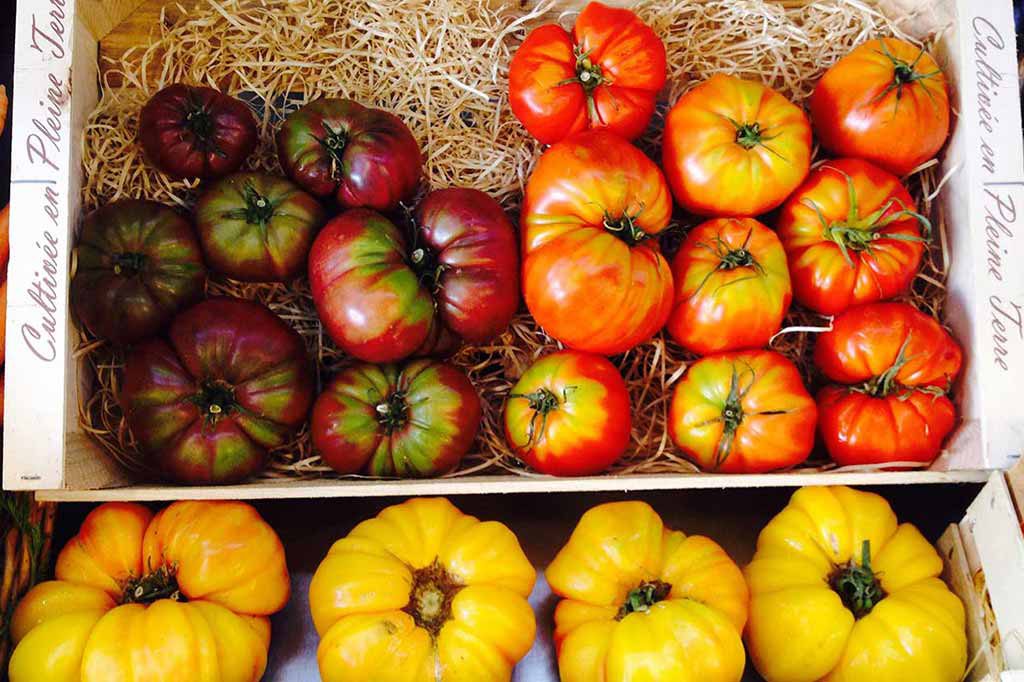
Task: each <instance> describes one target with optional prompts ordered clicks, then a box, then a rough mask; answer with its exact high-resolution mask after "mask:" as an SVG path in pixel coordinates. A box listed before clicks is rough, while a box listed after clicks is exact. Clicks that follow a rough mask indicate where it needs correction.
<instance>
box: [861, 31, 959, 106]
mask: <svg viewBox="0 0 1024 682" xmlns="http://www.w3.org/2000/svg"><path fill="white" fill-rule="evenodd" d="M879 42H880V43H881V45H882V49H881V51H880V54H884V55H885V56H886V57H887V58H888V59H889V60H890V61H891V62H892V67H893V76H892V82H891V83H889V85H888V86H886V88H885V89H884V90H882V92H880V93H878V95H877V96H876V97H875V98H874V99H873V100H872V101H874V102H878V101H880V100H882V99H885V97H886V95H888V94H889V93H890V92H892V91H893V90H895V91H896V106H899V103H900V99H901V98H902V97H903V88H904V87H906V86H908V85H913V84H914V83H916V82H917V81H922V80H926V79H928V78H934V77H936V76H941V75H942V71H939V70H935V71H929V72H925V73H920V72H918V71H916V70H915V69H916V68H917V63H918V62H919V61H920V60H921V57H923V56H924V55H925V54H926V53H925V51H924V48H923V47H922V48H921V51H920V52H918V53H917V56H916V57H915V58H914V61H912V62H907V61H904V60H902V59H900V58H899V57H897V56H896V55H894V54H893V53H892V52H890V51H889V46H888V45H886V44H885V41H884V40H881V41H879ZM923 89H924V92H925V94H926V95H928V99H930V100H931V102H932V104H934V105H936V106H937V105H938V103H937V102H936V101H935V95H933V94H932V92H931V90H929V89H928V88H923Z"/></svg>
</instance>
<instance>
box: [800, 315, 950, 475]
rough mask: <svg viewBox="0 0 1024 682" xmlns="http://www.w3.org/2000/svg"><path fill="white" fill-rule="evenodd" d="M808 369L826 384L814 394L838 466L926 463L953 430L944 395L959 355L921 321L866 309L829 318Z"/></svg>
mask: <svg viewBox="0 0 1024 682" xmlns="http://www.w3.org/2000/svg"><path fill="white" fill-rule="evenodd" d="M832 327H833V328H832V331H830V332H826V333H824V334H821V335H820V336H819V337H818V342H817V345H816V346H815V348H814V361H815V364H817V365H818V367H819V368H820V369H821V371H822V373H824V374H825V376H826V377H828V378H829V379H831V380H832V381H838V382H841V383H842V384H846V385H844V386H837V385H833V386H826V387H825V388H824V389H822V390H821V392H820V393H819V394H818V413H819V419H820V421H819V429H820V431H821V435H822V439H823V440H824V442H825V447H826V448H827V449H828V452H829V454H830V455H832V459H834V460H835V461H836V462H838V463H839V464H878V463H886V462H931V461H932V460H934V459H935V457H936V456H937V455H938V454H939V450H940V449H941V448H942V443H943V441H944V440H945V438H946V436H947V435H949V432H950V431H951V430H952V429H953V426H954V425H955V424H956V409H955V408H954V407H953V403H952V401H951V400H950V399H949V397H948V396H947V392H948V391H949V388H950V385H951V384H952V382H953V380H954V379H955V378H956V376H957V374H958V373H959V372H960V365H961V363H962V361H963V352H962V351H961V349H960V346H959V345H958V344H957V342H956V341H955V340H954V339H953V337H952V336H950V335H949V333H948V332H947V331H946V330H945V329H943V328H942V327H941V325H939V323H938V322H936V321H935V319H934V318H932V317H931V316H929V315H925V314H924V313H922V312H920V311H919V310H917V309H916V308H914V307H913V306H910V305H907V304H906V303H873V304H869V305H862V306H857V307H855V308H851V309H849V310H848V311H846V312H845V313H843V314H842V315H839V316H838V317H836V319H835V321H834V322H833V325H832Z"/></svg>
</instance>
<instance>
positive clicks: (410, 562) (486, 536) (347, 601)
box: [309, 498, 536, 682]
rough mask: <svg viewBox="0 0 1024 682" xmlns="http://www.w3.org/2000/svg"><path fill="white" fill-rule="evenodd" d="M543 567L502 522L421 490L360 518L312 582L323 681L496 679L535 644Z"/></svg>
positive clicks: (457, 681)
mask: <svg viewBox="0 0 1024 682" xmlns="http://www.w3.org/2000/svg"><path fill="white" fill-rule="evenodd" d="M535 579H536V572H535V571H534V569H533V566H532V565H531V564H530V562H529V560H528V559H527V558H526V555H525V554H524V553H523V550H522V548H521V547H520V546H519V541H518V540H517V539H516V536H515V535H513V534H512V531H510V530H509V529H508V528H507V527H506V526H504V525H502V524H500V523H497V522H495V521H479V520H478V519H476V518H474V517H472V516H467V515H465V514H463V513H462V512H460V511H459V510H458V509H456V508H455V506H454V505H452V503H451V502H449V501H448V500H445V499H443V498H430V499H427V498H418V499H412V500H409V501H407V502H404V503H403V504H399V505H395V506H392V507H388V508H387V509H385V510H384V511H382V512H381V513H380V514H379V515H377V516H376V517H375V518H372V519H369V520H367V521H363V522H362V523H360V524H359V525H358V526H356V527H355V528H354V529H353V530H352V532H351V533H349V534H348V535H347V536H346V537H344V538H342V539H340V540H338V541H337V542H336V543H334V546H333V547H331V549H330V551H329V552H328V554H327V557H326V558H324V560H323V562H321V564H320V566H319V567H318V568H317V571H316V574H315V575H314V576H313V581H312V583H311V584H310V586H309V604H310V610H311V611H312V614H313V624H314V625H316V629H317V632H319V633H320V647H319V649H318V650H317V660H318V662H319V664H320V676H321V677H322V678H323V680H324V682H492V681H493V682H499V681H503V680H509V679H511V677H512V668H513V666H515V664H516V663H517V662H518V661H519V659H521V658H522V657H523V656H525V655H526V652H528V651H529V650H530V647H531V646H533V638H534V634H535V632H536V623H535V621H534V616H533V610H532V609H531V608H530V605H529V603H528V602H527V601H526V598H527V597H528V596H529V594H530V592H531V591H532V590H533V583H534V580H535Z"/></svg>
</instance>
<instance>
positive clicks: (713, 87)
mask: <svg viewBox="0 0 1024 682" xmlns="http://www.w3.org/2000/svg"><path fill="white" fill-rule="evenodd" d="M810 163H811V124H810V123H809V122H808V121H807V116H806V115H804V112H803V110H802V109H800V107H798V106H796V105H795V104H793V103H792V102H790V101H789V100H787V99H786V98H785V97H783V96H782V95H780V94H779V93H777V92H775V91H774V90H772V89H771V88H769V87H767V86H765V85H762V84H761V83H755V82H752V81H746V80H741V79H739V78H734V77H733V76H726V75H724V74H716V75H714V76H712V77H711V78H709V79H708V80H706V81H704V82H703V83H701V84H700V85H698V86H697V87H695V88H693V89H692V90H690V91H689V92H687V93H686V94H685V95H683V96H682V97H680V98H679V101H678V102H676V104H675V106H674V107H672V110H671V111H669V113H668V117H667V118H666V119H665V138H664V142H663V146H662V167H663V168H664V169H665V175H666V176H667V177H668V182H669V185H671V186H672V193H673V194H675V197H676V201H677V202H679V205H680V206H682V207H683V208H685V209H686V210H687V211H690V212H691V213H696V214H697V215H708V216H754V215H759V214H761V213H765V212H767V211H770V210H772V209H773V208H776V207H777V206H778V205H779V204H781V203H782V202H783V201H785V199H786V197H787V196H789V194H790V193H791V192H792V191H793V190H794V189H796V188H797V187H798V186H799V185H800V183H801V182H803V179H804V178H805V177H807V171H808V169H809V168H810Z"/></svg>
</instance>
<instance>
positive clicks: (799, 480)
mask: <svg viewBox="0 0 1024 682" xmlns="http://www.w3.org/2000/svg"><path fill="white" fill-rule="evenodd" d="M987 475H988V474H987V472H980V471H949V472H943V471H894V472H863V473H861V472H845V473H830V472H823V473H822V472H811V473H781V474H756V475H742V476H733V475H728V474H684V475H668V474H648V475H635V476H588V477H582V478H555V477H551V476H536V477H522V476H511V475H503V476H465V477H461V478H439V479H427V480H405V481H381V480H338V479H322V480H308V481H306V480H291V479H280V480H261V481H256V482H253V483H246V484H242V485H232V486H195V487H182V486H174V485H137V486H130V487H124V488H109V489H105V490H40V491H38V492H37V493H36V495H37V497H38V498H39V499H40V500H54V501H60V502H103V501H111V500H122V501H123V500H134V501H157V500H179V499H180V500H184V499H203V500H210V499H242V500H258V499H295V498H307V497H309V498H317V497H388V496H412V495H475V494H483V493H496V494H502V493H556V492H601V491H642V490H698V489H725V488H796V487H801V486H805V485H853V486H882V485H913V484H942V483H980V482H982V481H984V480H985V478H986V477H987Z"/></svg>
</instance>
